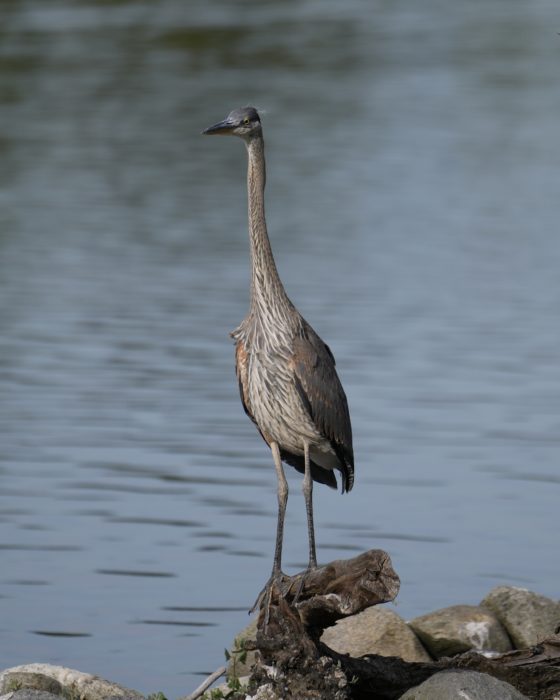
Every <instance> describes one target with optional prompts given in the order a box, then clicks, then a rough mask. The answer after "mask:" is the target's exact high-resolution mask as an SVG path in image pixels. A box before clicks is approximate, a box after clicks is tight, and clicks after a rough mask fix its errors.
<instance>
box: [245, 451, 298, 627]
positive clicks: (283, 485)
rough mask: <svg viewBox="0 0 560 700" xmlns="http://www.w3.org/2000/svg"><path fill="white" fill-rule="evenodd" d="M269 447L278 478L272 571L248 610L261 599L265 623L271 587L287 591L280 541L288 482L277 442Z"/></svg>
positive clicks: (253, 608)
mask: <svg viewBox="0 0 560 700" xmlns="http://www.w3.org/2000/svg"><path fill="white" fill-rule="evenodd" d="M270 449H271V450H272V457H273V458H274V466H275V467H276V476H277V478H278V523H277V525H276V546H275V549H274V562H273V564H272V573H271V575H270V578H269V579H268V581H267V583H266V585H265V587H264V588H263V589H262V591H261V592H260V593H259V595H258V598H257V600H256V601H255V604H254V605H253V607H252V608H251V610H250V612H253V611H254V610H256V609H257V608H258V607H260V605H261V603H262V602H263V601H265V608H266V613H265V614H266V618H265V624H267V623H268V608H269V606H270V601H271V598H272V589H273V587H274V586H275V585H276V586H277V587H278V590H279V592H280V594H281V595H282V596H284V595H286V593H287V591H284V590H282V582H283V579H284V578H285V577H284V574H283V573H282V542H283V539H284V516H285V514H286V506H287V504H288V482H287V480H286V476H285V474H284V467H283V466H282V458H281V457H280V448H279V447H278V443H276V442H272V443H271V444H270ZM288 590H289V586H288Z"/></svg>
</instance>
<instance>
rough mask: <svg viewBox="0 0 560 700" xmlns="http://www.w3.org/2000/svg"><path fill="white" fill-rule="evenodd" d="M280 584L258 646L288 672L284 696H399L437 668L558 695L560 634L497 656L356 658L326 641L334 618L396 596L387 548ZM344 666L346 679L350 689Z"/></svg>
mask: <svg viewBox="0 0 560 700" xmlns="http://www.w3.org/2000/svg"><path fill="white" fill-rule="evenodd" d="M280 588H281V591H279V590H276V589H274V590H273V591H272V594H271V596H270V598H269V605H268V606H267V605H262V606H261V611H260V615H259V622H258V630H257V642H256V645H255V646H256V649H258V650H259V652H260V658H261V660H262V662H263V663H264V664H272V665H274V666H275V667H276V668H277V670H278V671H279V673H280V674H283V676H284V684H285V685H284V690H283V693H284V695H283V697H286V698H291V697H294V698H297V697H303V695H302V687H303V686H304V685H305V687H306V688H307V689H308V690H309V691H310V692H313V691H314V692H316V693H318V694H317V695H309V697H330V698H333V699H334V698H353V699H356V700H366V699H367V700H376V699H377V700H396V698H399V697H400V696H401V695H402V694H403V693H405V692H406V691H407V690H408V689H409V688H411V687H414V686H416V685H419V684H420V683H422V682H423V681H425V680H426V679H427V678H429V677H430V676H432V675H433V674H434V673H438V672H439V671H443V670H451V669H465V670H467V669H468V670H471V671H479V672H481V673H488V674H490V675H492V676H494V677H496V678H498V679H500V680H502V681H506V682H507V683H510V684H511V685H513V686H514V687H516V688H517V689H518V690H519V691H520V692H522V693H523V694H525V695H526V696H527V697H529V698H534V700H553V698H555V697H557V696H558V694H560V635H555V636H553V637H550V638H549V639H547V640H545V641H544V642H542V643H541V644H539V645H538V646H535V647H532V648H531V649H525V650H522V651H514V652H508V653H506V654H502V655H501V656H499V657H495V658H493V659H488V658H486V657H485V656H482V655H480V654H476V653H474V652H467V653H465V654H461V655H459V656H455V657H451V658H445V659H440V660H438V661H437V662H434V663H413V662H407V661H403V659H400V658H397V657H386V656H378V655H368V656H364V657H361V658H352V657H350V656H348V655H346V654H339V653H338V652H335V651H334V650H332V649H330V648H329V647H328V646H326V645H325V644H323V643H322V642H320V637H321V634H322V632H323V630H324V628H325V627H328V626H330V625H332V624H334V623H335V622H336V620H338V619H340V618H342V617H347V616H349V615H355V614H357V613H359V612H361V611H362V610H365V609H366V608H368V607H370V606H372V605H377V604H379V603H384V602H388V601H391V600H393V599H394V598H395V596H396V595H397V593H398V590H399V578H398V576H397V574H396V573H395V571H394V570H393V568H392V565H391V560H390V558H389V555H388V554H387V553H386V552H383V551H381V550H371V551H369V552H365V553H364V554H361V555H359V556H357V557H354V558H353V559H348V560H339V561H333V562H331V563H330V564H327V565H326V566H322V567H320V568H318V569H316V570H315V571H312V572H302V573H300V574H297V575H296V576H292V577H289V576H285V577H284V579H283V580H282V582H281V586H280ZM267 602H268V601H267ZM258 666H259V665H258V664H257V668H256V670H255V672H254V673H253V680H254V681H255V682H258V681H259V678H260V679H261V680H264V679H265V677H266V671H265V670H264V667H263V666H261V667H260V668H258ZM340 670H342V671H343V672H344V674H345V676H346V679H347V680H348V683H347V685H346V686H345V687H342V685H341V682H340ZM292 681H293V692H292V690H290V687H291V686H292ZM298 693H299V695H298Z"/></svg>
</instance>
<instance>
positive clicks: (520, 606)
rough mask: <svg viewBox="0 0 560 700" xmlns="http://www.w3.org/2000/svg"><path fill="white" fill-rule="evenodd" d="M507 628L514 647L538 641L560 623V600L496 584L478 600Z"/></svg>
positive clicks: (550, 633)
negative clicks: (482, 598)
mask: <svg viewBox="0 0 560 700" xmlns="http://www.w3.org/2000/svg"><path fill="white" fill-rule="evenodd" d="M480 605H481V606H483V607H485V608H487V609H488V610H491V611H492V612H493V613H494V614H495V615H496V617H497V618H498V620H500V622H501V623H502V625H503V626H504V627H505V628H506V630H507V631H508V633H509V636H510V637H511V639H512V641H513V644H514V646H515V648H516V649H525V648H527V647H530V646H533V645H534V644H537V643H538V642H539V641H541V640H542V639H544V638H545V637H548V636H550V635H552V634H554V632H555V631H556V628H557V627H558V625H560V602H558V601H555V600H552V599H551V598H546V597H545V596H542V595H539V594H538V593H533V592H532V591H528V590H527V589H526V588H516V587H514V586H497V587H496V588H493V589H492V590H491V591H490V593H489V594H488V595H487V596H486V598H484V600H483V601H482V602H481V603H480Z"/></svg>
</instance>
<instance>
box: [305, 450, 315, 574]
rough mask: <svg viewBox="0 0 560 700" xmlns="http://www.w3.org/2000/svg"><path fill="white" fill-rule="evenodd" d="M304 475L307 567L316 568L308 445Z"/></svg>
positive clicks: (311, 480)
mask: <svg viewBox="0 0 560 700" xmlns="http://www.w3.org/2000/svg"><path fill="white" fill-rule="evenodd" d="M303 450H304V458H305V476H304V477H303V497H304V498H305V510H306V511H307V532H308V535H309V564H308V565H307V569H308V570H310V569H316V568H317V554H316V552H315V529H314V527H313V479H312V478H311V460H310V459H309V445H308V443H307V442H306V443H305V445H304V447H303Z"/></svg>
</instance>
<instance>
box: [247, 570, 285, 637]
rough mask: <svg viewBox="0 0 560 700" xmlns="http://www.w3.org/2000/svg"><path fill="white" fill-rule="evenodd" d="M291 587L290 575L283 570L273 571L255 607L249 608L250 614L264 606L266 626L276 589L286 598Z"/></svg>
mask: <svg viewBox="0 0 560 700" xmlns="http://www.w3.org/2000/svg"><path fill="white" fill-rule="evenodd" d="M290 588H291V581H290V577H289V576H286V574H285V573H284V572H283V571H278V572H276V573H273V574H272V576H271V577H270V578H269V579H268V581H267V582H266V584H265V586H264V588H263V589H262V591H261V592H260V593H259V595H258V596H257V599H256V600H255V603H254V605H253V607H252V608H251V609H250V610H249V614H251V613H254V612H255V610H259V609H261V608H264V614H265V619H264V624H265V627H266V626H267V625H268V620H269V618H270V604H271V602H272V596H273V594H274V592H275V591H276V592H277V593H278V595H279V596H280V597H281V598H285V597H286V596H287V595H288V593H289V591H290Z"/></svg>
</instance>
